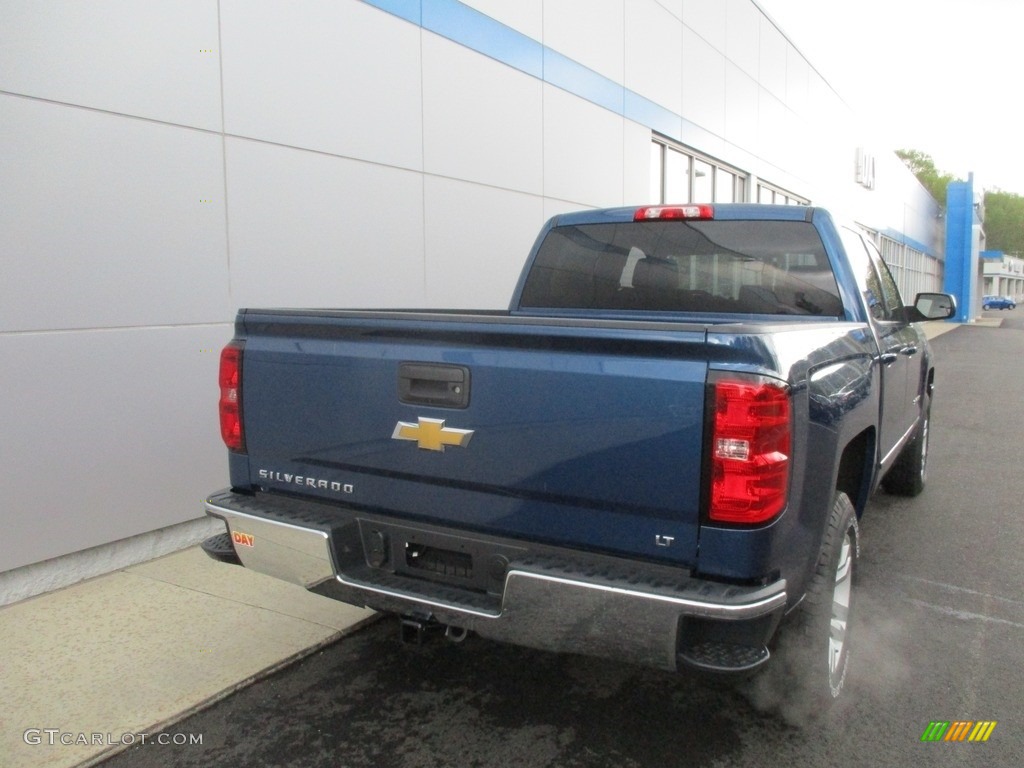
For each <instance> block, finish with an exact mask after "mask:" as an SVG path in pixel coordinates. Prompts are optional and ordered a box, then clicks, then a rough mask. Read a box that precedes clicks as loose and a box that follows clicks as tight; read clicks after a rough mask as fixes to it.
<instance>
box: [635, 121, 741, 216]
mask: <svg viewBox="0 0 1024 768" xmlns="http://www.w3.org/2000/svg"><path fill="white" fill-rule="evenodd" d="M747 178H748V177H747V175H746V174H745V173H743V172H742V171H741V170H739V169H738V168H733V167H731V166H728V165H725V164H724V163H720V162H718V161H717V160H714V159H712V158H710V157H707V156H705V155H702V154H700V153H699V152H696V151H694V150H692V149H689V148H687V147H684V146H681V145H679V144H675V143H673V142H671V141H669V140H668V139H662V138H661V137H658V138H655V139H654V140H653V141H652V142H651V192H650V194H651V200H650V202H652V203H742V202H746V199H747Z"/></svg>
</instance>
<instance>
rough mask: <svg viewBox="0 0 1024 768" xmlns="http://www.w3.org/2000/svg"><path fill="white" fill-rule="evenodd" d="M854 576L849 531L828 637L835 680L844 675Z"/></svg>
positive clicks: (844, 543)
mask: <svg viewBox="0 0 1024 768" xmlns="http://www.w3.org/2000/svg"><path fill="white" fill-rule="evenodd" d="M852 576H853V537H852V536H851V534H850V532H849V531H847V532H846V534H845V535H844V536H843V547H842V549H841V550H840V552H839V564H838V565H837V566H836V584H835V589H834V590H833V592H832V618H831V627H830V631H829V637H828V671H829V677H830V678H831V679H832V681H833V682H835V681H836V677H837V676H841V675H842V665H843V660H844V651H845V649H846V638H847V628H848V622H849V618H850V592H851V586H852V583H851V581H852V578H851V577H852Z"/></svg>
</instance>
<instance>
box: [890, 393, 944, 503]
mask: <svg viewBox="0 0 1024 768" xmlns="http://www.w3.org/2000/svg"><path fill="white" fill-rule="evenodd" d="M931 413H932V409H931V401H929V402H928V404H927V405H926V406H925V409H924V413H923V414H922V416H921V423H920V424H919V425H918V428H917V433H916V434H915V435H914V437H913V439H912V440H911V441H910V442H909V443H907V444H906V445H905V446H904V447H903V450H902V451H900V455H899V458H897V459H896V463H895V464H893V465H892V469H890V470H889V471H888V472H887V473H886V475H885V478H884V479H883V480H882V485H883V486H884V487H885V490H887V491H888V492H889V493H892V494H895V495H896V496H917V495H918V494H919V493H921V491H923V490H924V484H925V481H926V480H927V479H928V431H929V428H930V427H931Z"/></svg>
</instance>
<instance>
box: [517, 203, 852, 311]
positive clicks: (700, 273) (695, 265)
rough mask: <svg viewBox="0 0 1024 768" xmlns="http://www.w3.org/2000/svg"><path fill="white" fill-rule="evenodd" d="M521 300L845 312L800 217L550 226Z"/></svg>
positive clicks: (816, 240)
mask: <svg viewBox="0 0 1024 768" xmlns="http://www.w3.org/2000/svg"><path fill="white" fill-rule="evenodd" d="M520 306H522V307H524V308H535V309H544V308H547V309H610V310H649V311H662V312H723V313H742V314H781V315H817V316H826V317H838V316H841V315H842V314H843V306H842V301H841V300H840V298H839V289H838V287H837V286H836V279H835V276H834V275H833V274H832V268H831V266H830V265H829V263H828V257H827V256H826V255H825V249H824V247H823V246H822V243H821V238H820V237H819V236H818V232H817V230H815V229H814V227H813V226H812V225H811V224H809V223H807V222H802V221H658V222H628V223H621V224H583V225H578V226H563V227H555V228H554V229H552V230H551V231H550V232H549V233H548V235H547V237H545V239H544V242H543V243H542V244H541V248H540V252H539V253H538V254H537V259H536V261H535V262H534V265H533V268H532V269H531V270H530V274H529V277H528V278H527V280H526V285H525V286H524V288H523V296H522V300H521V302H520Z"/></svg>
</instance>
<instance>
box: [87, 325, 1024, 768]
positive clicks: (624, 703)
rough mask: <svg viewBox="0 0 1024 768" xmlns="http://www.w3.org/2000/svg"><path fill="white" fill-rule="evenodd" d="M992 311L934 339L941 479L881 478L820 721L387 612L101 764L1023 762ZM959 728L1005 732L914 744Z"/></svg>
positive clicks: (1019, 528)
mask: <svg viewBox="0 0 1024 768" xmlns="http://www.w3.org/2000/svg"><path fill="white" fill-rule="evenodd" d="M988 315H989V316H990V317H996V318H1000V319H1002V320H1003V324H1002V327H998V328H996V327H961V328H957V329H956V330H954V331H952V332H950V333H947V334H945V335H943V336H941V337H939V338H937V339H935V340H934V341H932V346H933V348H934V349H935V353H936V356H937V360H938V366H937V381H936V383H937V393H936V396H935V399H934V402H933V411H932V418H933V423H932V429H933V431H932V437H931V446H930V448H931V451H930V466H929V478H928V485H927V488H926V489H925V491H924V493H923V494H922V495H921V496H919V497H917V498H915V499H903V498H898V497H894V496H889V495H886V494H885V493H883V492H879V493H878V494H876V495H875V496H874V497H873V498H872V500H871V502H870V505H869V507H868V510H867V512H866V513H865V515H864V517H863V520H862V521H861V535H862V541H863V550H862V559H861V561H860V568H859V573H858V577H857V578H858V583H857V589H858V592H857V596H858V603H857V615H856V617H855V622H856V623H855V625H854V632H855V633H856V635H855V636H854V640H853V643H854V645H853V649H852V657H851V658H852V660H851V670H850V673H849V677H848V680H847V690H846V691H845V692H844V695H843V699H842V700H841V703H840V704H839V705H838V706H837V707H835V708H834V709H833V710H832V711H831V712H829V713H828V714H827V715H823V716H822V715H820V713H814V712H808V711H806V709H805V708H804V707H803V706H801V703H800V702H799V701H794V700H793V699H792V697H790V696H789V695H788V693H789V691H787V690H786V689H785V688H780V689H774V690H772V689H770V688H767V687H765V686H762V685H759V684H757V683H754V684H748V685H746V686H743V687H741V688H739V689H733V688H718V687H714V686H708V685H706V684H703V683H700V682H699V681H695V680H693V679H691V678H689V677H686V676H679V675H670V674H665V673H662V672H658V671H653V670H647V669H639V668H636V667H632V666H629V665H625V664H616V663H611V662H607V661H603V660H595V659H587V658H582V657H576V656H569V655H564V656H558V655H552V654H546V653H541V652H535V651H531V650H527V649H522V648H516V647H512V646H506V645H501V644H498V643H493V642H488V641H485V640H482V639H479V638H472V637H471V638H470V639H468V640H467V641H466V642H464V643H462V644H458V645H456V644H452V643H448V642H444V641H440V642H436V643H429V644H427V645H424V646H422V647H408V646H403V645H400V644H399V642H398V628H397V625H396V621H394V620H386V619H382V620H380V621H377V622H374V623H371V624H369V625H366V626H364V627H363V628H362V629H360V630H359V631H357V632H355V633H353V634H351V635H348V636H345V637H343V638H342V639H340V640H338V641H337V642H334V643H332V644H330V645H327V646H326V647H323V648H321V649H320V650H319V651H317V652H316V653H314V654H312V655H310V656H307V657H305V658H304V659H302V660H301V661H298V662H297V663H295V664H293V665H291V666H288V667H287V668H285V669H283V670H281V671H278V672H276V673H274V674H272V675H270V676H268V677H265V678H263V679H261V680H259V681H257V682H255V683H254V684H252V685H250V686H248V687H246V688H244V689H242V690H240V691H238V692H237V693H235V694H234V695H232V696H229V697H228V698H225V699H223V700H222V701H220V702H219V703H216V704H214V705H213V706H211V707H209V708H207V709H205V710H204V711H201V712H199V713H198V714H195V715H192V716H191V717H188V718H187V719H184V720H182V721H180V722H177V723H175V724H174V725H173V726H172V727H169V728H168V729H167V733H168V734H172V735H173V736H174V737H175V739H177V740H176V741H172V740H170V739H167V741H171V742H172V743H169V744H159V743H157V740H156V739H152V740H150V742H149V743H147V744H145V745H137V746H134V747H132V748H129V749H128V750H126V751H124V752H122V753H120V754H118V755H116V756H115V757H113V758H111V759H109V760H107V761H106V762H105V763H103V765H104V766H105V768H142V767H143V766H161V767H164V766H167V767H170V766H181V767H185V766H203V767H204V768H207V767H214V766H239V765H250V766H255V765H274V766H332V767H334V766H352V767H355V766H373V767H374V768H387V767H389V766H394V767H395V768H398V767H402V768H428V767H430V766H437V767H438V768H440V767H442V766H443V767H445V768H447V767H448V766H478V767H480V768H490V767H492V766H494V767H497V766H531V767H537V768H541V767H547V766H551V767H552V768H554V767H556V766H557V767H558V768H570V767H574V766H579V767H583V766H607V767H608V768H612V767H614V768H628V767H629V766H658V767H659V768H660V767H661V766H780V765H787V766H798V765H799V766H828V765H836V766H844V767H849V766H862V765H863V766H901V767H905V766H910V765H929V766H933V765H934V766H997V767H999V766H1006V767H1007V768H1010V766H1013V767H1014V768H1016V767H1017V766H1021V765H1024V671H1022V662H1024V563H1022V559H1021V551H1022V545H1024V467H1022V463H1021V455H1022V451H1021V446H1022V443H1024V318H1021V319H1017V317H1016V316H1011V315H1010V313H1004V314H999V313H988ZM816 715H817V716H816ZM957 721H965V722H966V721H969V722H982V721H984V722H995V723H996V725H995V726H994V728H993V729H992V730H991V733H990V735H989V738H988V740H987V741H985V742H983V743H974V742H968V741H964V742H956V741H941V742H931V741H922V736H923V735H924V734H925V732H926V731H927V730H928V729H929V726H930V724H931V723H933V722H957ZM196 736H199V737H200V740H201V742H202V743H201V744H197V743H195V741H196V738H195V737H196ZM179 737H180V738H179Z"/></svg>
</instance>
